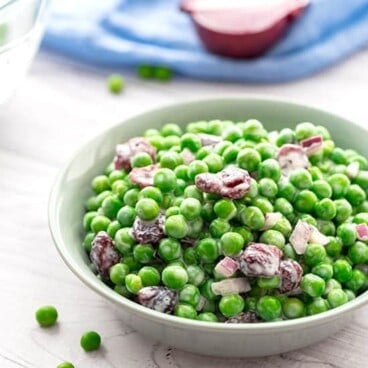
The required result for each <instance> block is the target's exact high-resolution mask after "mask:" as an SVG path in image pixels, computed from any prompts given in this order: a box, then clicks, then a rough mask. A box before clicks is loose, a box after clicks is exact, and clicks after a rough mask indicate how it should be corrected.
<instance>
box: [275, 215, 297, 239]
mask: <svg viewBox="0 0 368 368" xmlns="http://www.w3.org/2000/svg"><path fill="white" fill-rule="evenodd" d="M272 230H276V231H278V232H280V233H281V234H282V235H283V236H284V237H285V238H288V237H289V236H290V234H291V232H292V230H293V228H292V226H291V224H290V221H289V220H288V219H287V218H285V217H283V218H281V219H280V220H279V221H277V222H276V224H275V225H274V226H273V227H272Z"/></svg>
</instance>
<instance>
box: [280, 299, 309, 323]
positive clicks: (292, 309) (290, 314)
mask: <svg viewBox="0 0 368 368" xmlns="http://www.w3.org/2000/svg"><path fill="white" fill-rule="evenodd" d="M282 312H283V313H284V315H285V316H286V318H288V319H294V318H301V317H304V316H305V315H306V312H307V311H306V306H305V304H304V303H303V302H302V301H301V300H300V299H298V298H287V299H285V300H284V301H283V303H282Z"/></svg>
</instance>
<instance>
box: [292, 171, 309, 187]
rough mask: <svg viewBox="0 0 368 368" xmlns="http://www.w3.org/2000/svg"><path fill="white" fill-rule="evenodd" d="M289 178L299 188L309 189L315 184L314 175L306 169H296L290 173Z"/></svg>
mask: <svg viewBox="0 0 368 368" xmlns="http://www.w3.org/2000/svg"><path fill="white" fill-rule="evenodd" d="M289 180H290V182H291V184H293V185H294V186H295V187H296V188H298V189H309V188H310V187H311V186H312V184H313V179H312V175H311V174H310V173H309V171H308V170H306V169H296V170H294V171H293V172H291V173H290V175H289Z"/></svg>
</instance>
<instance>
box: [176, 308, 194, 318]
mask: <svg viewBox="0 0 368 368" xmlns="http://www.w3.org/2000/svg"><path fill="white" fill-rule="evenodd" d="M174 315H175V316H177V317H181V318H188V319H197V311H196V310H195V308H194V307H192V306H191V305H188V304H177V305H176V306H175V309H174Z"/></svg>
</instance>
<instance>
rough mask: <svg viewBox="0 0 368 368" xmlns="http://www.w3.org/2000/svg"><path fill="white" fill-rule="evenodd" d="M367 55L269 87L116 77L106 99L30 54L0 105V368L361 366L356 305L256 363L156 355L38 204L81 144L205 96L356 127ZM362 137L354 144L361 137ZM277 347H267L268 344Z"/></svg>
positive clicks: (96, 73) (366, 315)
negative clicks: (115, 92)
mask: <svg viewBox="0 0 368 368" xmlns="http://www.w3.org/2000/svg"><path fill="white" fill-rule="evenodd" d="M367 65H368V52H363V53H360V54H359V55H356V56H354V57H352V58H351V59H350V60H348V61H346V62H344V63H342V64H340V65H338V66H336V67H334V68H331V69H329V70H327V71H325V72H324V73H321V74H318V75H315V76H313V77H311V78H309V79H305V80H300V81H297V82H293V83H289V84H281V85H246V84H229V83H216V82H203V81H202V82H201V81H193V80H186V79H182V78H176V79H175V80H174V81H172V82H171V83H168V84H160V83H154V82H146V81H142V80H139V79H137V78H136V77H135V76H133V75H131V74H129V73H128V72H126V79H127V81H126V91H125V93H124V94H123V95H121V96H117V97H115V96H111V95H110V94H109V93H108V92H107V89H106V88H105V78H106V76H107V75H108V74H109V73H110V72H111V71H107V70H101V69H95V68H91V67H87V66H85V65H78V64H74V63H72V62H71V61H69V60H66V59H63V58H61V57H57V56H55V55H49V54H46V53H42V54H40V55H38V57H37V59H36V60H35V62H34V64H33V66H32V68H31V70H30V72H29V74H28V76H27V77H26V79H25V80H24V82H23V84H22V86H21V87H20V88H19V89H18V91H17V93H16V94H15V95H14V96H13V97H12V98H11V99H10V100H9V101H7V102H6V103H5V104H3V105H2V106H0V280H1V284H0V285H1V286H0V291H1V294H0V295H1V297H0V300H1V302H0V367H1V368H8V367H9V368H13V367H14V368H15V367H24V368H52V367H56V365H57V364H58V363H60V362H61V361H63V360H70V361H72V362H74V364H75V366H76V367H80V368H95V367H101V368H102V367H103V368H113V367H116V368H118V367H119V368H120V367H122V368H123V367H124V368H194V367H201V368H222V367H226V368H227V367H229V368H230V367H231V368H240V367H242V368H243V367H244V368H248V367H249V368H250V367H252V368H253V367H255V368H271V367H272V368H275V367H282V368H299V367H300V368H305V367H306V368H309V367H310V368H312V367H313V368H314V367H326V368H327V367H339V368H345V367H349V368H357V367H362V368H363V367H367V366H368V355H367V346H368V307H365V308H363V309H361V310H360V311H358V312H357V313H356V315H355V319H354V322H353V323H352V324H351V325H350V326H349V327H348V328H346V329H344V330H343V331H341V332H339V333H338V334H336V335H335V336H333V337H331V338H330V339H328V340H326V341H324V342H321V343H319V344H317V345H314V346H310V347H308V348H305V349H302V350H300V351H295V352H291V353H287V354H281V355H278V356H272V357H267V358H263V359H236V360H223V359H216V358H208V357H200V356H196V355H192V354H188V353H184V352H181V351H177V350H175V349H171V348H169V347H166V346H161V345H158V344H156V343H155V342H152V341H151V340H148V339H146V338H144V337H142V336H141V335H139V334H137V333H136V332H135V331H134V330H132V329H130V328H128V327H126V326H124V325H123V324H122V323H121V322H120V321H119V319H118V318H117V316H116V315H115V314H114V312H113V311H112V310H111V309H110V308H109V307H108V305H107V303H106V302H105V301H104V300H103V299H102V298H101V297H99V296H98V295H96V294H95V293H94V292H92V291H91V290H89V289H88V288H86V287H85V286H84V285H83V284H82V283H81V282H80V281H79V280H77V278H76V277H75V276H74V275H73V274H72V273H71V272H70V271H69V270H68V268H67V267H66V266H65V265H64V263H63V262H62V260H61V259H60V257H59V255H58V254H57V252H56V250H55V247H54V246H53V244H52V240H51V236H50V233H49V230H48V225H47V201H48V194H49V191H50V188H51V185H52V182H53V180H54V177H55V175H56V173H57V171H58V169H59V167H60V166H61V165H62V164H63V163H64V162H65V161H66V160H67V159H68V158H69V157H71V156H72V155H73V153H74V152H75V150H76V149H77V148H78V147H79V146H80V145H81V144H82V143H83V142H85V141H86V140H88V139H89V138H91V137H92V136H94V135H96V134H98V133H99V132H101V131H102V130H104V129H106V128H107V127H108V126H110V125H112V124H115V123H117V122H118V121H120V120H121V119H124V118H126V117H127V116H130V115H133V114H135V113H139V112H142V111H144V110H147V109H150V108H152V107H157V106H160V105H163V104H167V103H172V102H177V101H180V100H183V99H194V98H197V97H207V96H217V97H219V96H231V95H235V94H237V95H246V94H265V95H269V96H276V97H286V98H291V99H293V100H296V101H300V102H302V103H307V104H311V105H315V106H318V107H323V108H325V109H328V110H331V111H334V112H336V113H338V114H342V115H344V116H347V117H349V118H350V119H352V120H355V121H357V122H360V123H361V124H367V121H368V109H367V92H368V68H367ZM362 139H366V137H362ZM43 304H54V305H55V306H57V307H58V310H59V314H60V323H59V324H58V325H57V326H56V327H55V328H52V329H49V330H43V329H40V328H38V327H37V325H36V323H35V321H34V317H33V315H34V311H35V310H36V308H37V307H38V306H40V305H43ZM89 329H95V330H97V331H99V332H100V333H101V335H102V337H103V349H102V350H100V351H98V352H95V353H92V354H86V353H84V352H82V351H81V349H80V347H79V337H80V335H81V334H82V333H83V332H84V331H85V330H89ZM275 338H277V337H275Z"/></svg>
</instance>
